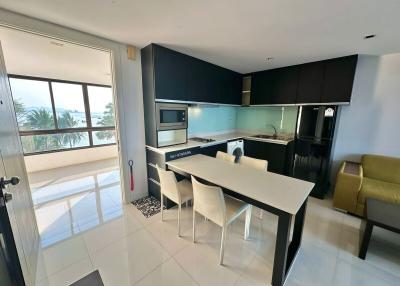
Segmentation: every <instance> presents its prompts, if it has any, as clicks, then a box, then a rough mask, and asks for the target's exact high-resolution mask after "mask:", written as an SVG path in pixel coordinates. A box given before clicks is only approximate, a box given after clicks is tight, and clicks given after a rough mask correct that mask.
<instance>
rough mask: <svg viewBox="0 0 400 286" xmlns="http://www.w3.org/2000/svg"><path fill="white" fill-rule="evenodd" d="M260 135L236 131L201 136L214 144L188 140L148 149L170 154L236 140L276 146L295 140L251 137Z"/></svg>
mask: <svg viewBox="0 0 400 286" xmlns="http://www.w3.org/2000/svg"><path fill="white" fill-rule="evenodd" d="M256 134H260V133H256V132H254V133H250V132H243V131H235V132H228V133H221V134H218V135H210V136H200V137H202V138H210V139H213V140H215V141H212V142H197V141H193V140H190V138H189V139H188V141H187V143H185V144H178V145H173V146H166V147H160V148H155V147H151V146H148V145H146V147H147V148H148V149H150V150H153V151H156V152H159V153H162V154H165V153H168V152H174V151H180V150H185V149H190V148H195V147H207V146H213V145H216V144H221V143H225V142H228V141H232V140H236V139H248V140H254V141H261V142H269V143H275V144H283V145H287V144H288V143H289V142H290V141H292V140H293V138H291V139H288V140H282V139H269V138H256V137H251V136H253V135H256Z"/></svg>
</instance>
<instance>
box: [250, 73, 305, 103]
mask: <svg viewBox="0 0 400 286" xmlns="http://www.w3.org/2000/svg"><path fill="white" fill-rule="evenodd" d="M298 75H299V73H298V69H297V67H296V66H293V67H286V68H279V69H273V70H267V71H262V72H257V73H254V74H253V75H252V77H251V96H250V104H292V103H294V102H295V101H296V93H297V84H298Z"/></svg>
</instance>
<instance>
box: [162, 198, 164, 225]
mask: <svg viewBox="0 0 400 286" xmlns="http://www.w3.org/2000/svg"><path fill="white" fill-rule="evenodd" d="M163 209H164V196H163V194H162V193H161V221H163V220H164V211H163Z"/></svg>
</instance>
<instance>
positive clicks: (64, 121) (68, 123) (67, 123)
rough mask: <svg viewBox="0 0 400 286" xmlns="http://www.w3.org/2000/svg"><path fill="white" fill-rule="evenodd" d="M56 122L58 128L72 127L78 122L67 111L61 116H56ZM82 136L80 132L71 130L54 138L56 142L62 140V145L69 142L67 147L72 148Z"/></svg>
mask: <svg viewBox="0 0 400 286" xmlns="http://www.w3.org/2000/svg"><path fill="white" fill-rule="evenodd" d="M57 122H58V127H59V128H73V127H75V126H76V125H78V122H77V121H76V120H75V119H74V117H73V116H72V115H71V113H70V112H69V111H65V112H64V113H63V114H62V115H61V117H58V118H57ZM82 138H83V134H82V133H80V132H71V133H65V134H63V135H62V138H55V140H56V141H57V142H62V143H63V144H64V145H66V144H69V147H70V148H72V147H73V146H74V145H75V144H78V143H79V142H80V141H81V140H82ZM58 140H59V141H58Z"/></svg>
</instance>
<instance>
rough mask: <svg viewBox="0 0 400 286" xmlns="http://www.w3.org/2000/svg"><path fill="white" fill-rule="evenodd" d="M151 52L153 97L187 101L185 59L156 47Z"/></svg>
mask: <svg viewBox="0 0 400 286" xmlns="http://www.w3.org/2000/svg"><path fill="white" fill-rule="evenodd" d="M153 52H154V82H155V97H156V98H157V99H169V100H181V101H185V100H187V92H186V88H187V86H186V85H187V67H188V60H187V57H186V56H184V55H182V54H180V53H178V52H175V51H173V50H170V49H167V48H164V47H161V46H157V45H155V46H154V51H153Z"/></svg>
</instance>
